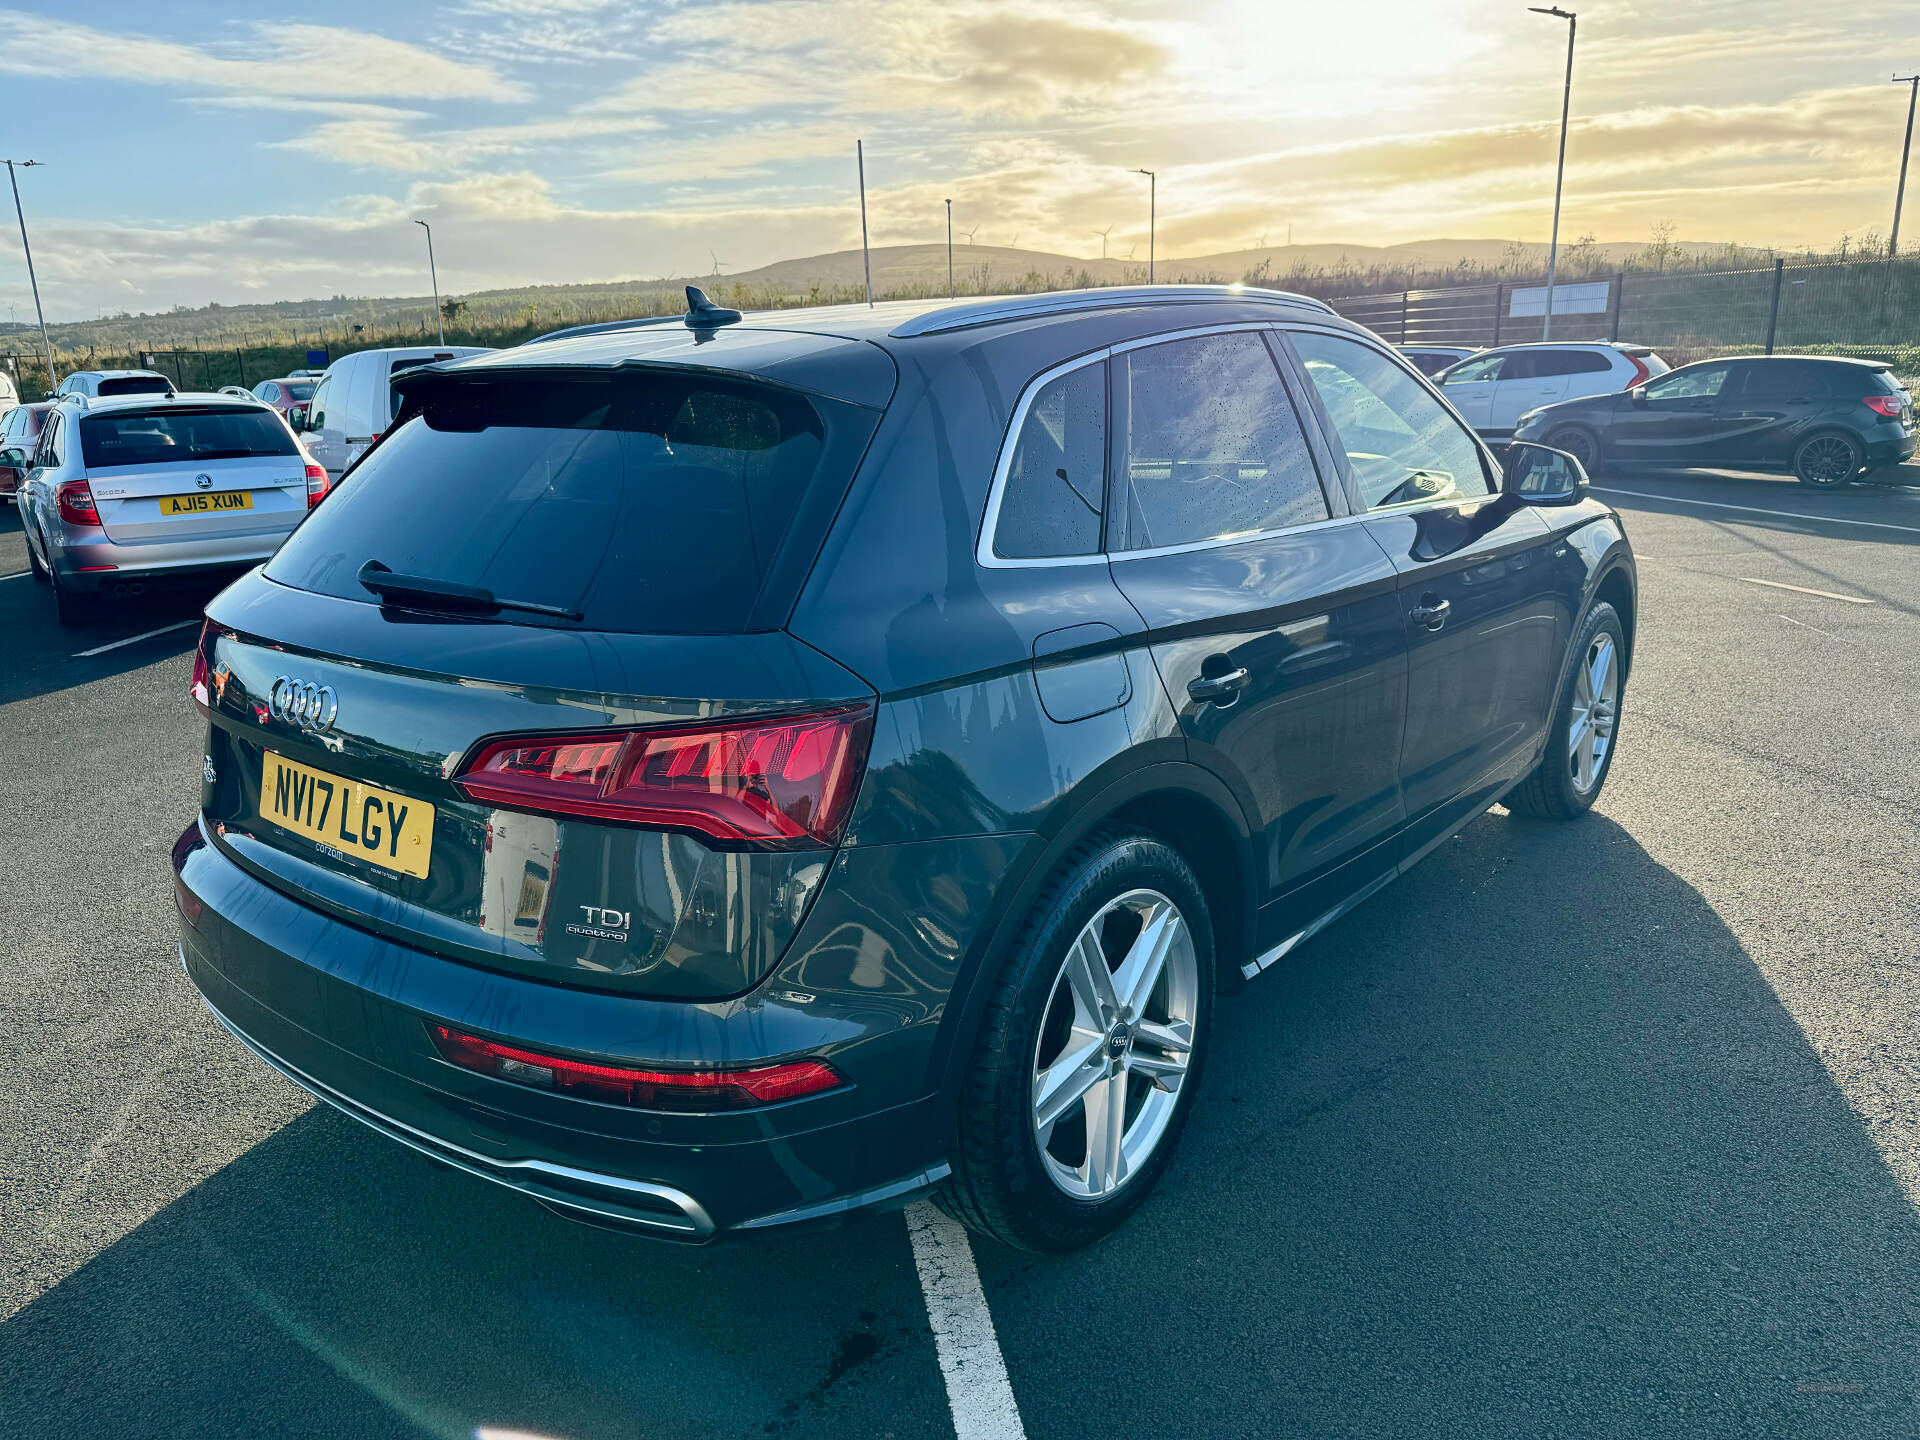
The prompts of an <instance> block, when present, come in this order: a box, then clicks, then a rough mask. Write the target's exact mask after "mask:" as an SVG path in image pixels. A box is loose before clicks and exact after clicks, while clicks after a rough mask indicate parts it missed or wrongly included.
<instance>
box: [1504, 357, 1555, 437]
mask: <svg viewBox="0 0 1920 1440" xmlns="http://www.w3.org/2000/svg"><path fill="white" fill-rule="evenodd" d="M1571 368H1572V357H1571V355H1570V354H1569V352H1567V351H1564V350H1516V351H1514V352H1513V354H1512V355H1511V356H1510V357H1508V360H1507V364H1506V368H1504V369H1503V370H1501V372H1500V378H1499V379H1498V380H1497V381H1495V382H1494V386H1493V400H1492V403H1491V408H1490V410H1489V413H1488V417H1487V423H1486V425H1485V426H1484V427H1482V428H1483V429H1484V430H1485V431H1486V433H1487V434H1489V435H1498V436H1502V437H1504V436H1508V435H1511V434H1513V431H1514V427H1515V426H1516V425H1518V424H1519V423H1520V417H1521V416H1522V415H1524V414H1526V413H1527V411H1529V410H1537V409H1539V408H1540V407H1541V406H1542V405H1551V404H1553V403H1554V401H1556V400H1564V399H1565V398H1566V396H1567V375H1568V372H1569V370H1570V369H1571Z"/></svg>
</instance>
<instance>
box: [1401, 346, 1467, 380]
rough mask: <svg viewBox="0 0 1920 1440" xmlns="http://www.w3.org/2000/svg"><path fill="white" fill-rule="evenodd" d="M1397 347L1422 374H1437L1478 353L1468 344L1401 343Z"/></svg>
mask: <svg viewBox="0 0 1920 1440" xmlns="http://www.w3.org/2000/svg"><path fill="white" fill-rule="evenodd" d="M1397 348H1398V349H1399V351H1400V353H1401V354H1402V355H1404V356H1406V357H1407V359H1408V360H1409V361H1411V362H1412V364H1413V368H1414V369H1416V370H1418V371H1419V372H1420V373H1421V374H1422V375H1438V374H1439V373H1440V372H1441V371H1442V370H1445V369H1446V368H1447V367H1448V366H1450V365H1458V364H1459V363H1460V362H1461V361H1462V360H1465V359H1467V358H1468V357H1469V356H1471V355H1477V354H1479V353H1480V352H1479V351H1478V350H1477V349H1475V348H1474V347H1473V346H1470V345H1401V346H1399V347H1397Z"/></svg>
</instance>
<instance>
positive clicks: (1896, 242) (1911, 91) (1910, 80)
mask: <svg viewBox="0 0 1920 1440" xmlns="http://www.w3.org/2000/svg"><path fill="white" fill-rule="evenodd" d="M1893 83H1894V84H1895V85H1904V86H1906V87H1907V138H1906V140H1905V141H1904V142H1903V143H1902V144H1901V146H1900V188H1899V189H1898V190H1896V191H1894V193H1893V235H1892V236H1891V238H1889V239H1888V241H1887V258H1888V259H1889V260H1891V259H1892V258H1893V257H1894V256H1895V255H1898V254H1899V253H1900V207H1901V206H1902V205H1904V204H1905V203H1906V200H1907V152H1908V151H1910V150H1912V149H1913V102H1914V101H1915V100H1916V99H1920V75H1896V76H1894V77H1893Z"/></svg>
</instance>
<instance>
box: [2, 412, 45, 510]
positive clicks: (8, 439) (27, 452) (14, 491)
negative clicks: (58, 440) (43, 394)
mask: <svg viewBox="0 0 1920 1440" xmlns="http://www.w3.org/2000/svg"><path fill="white" fill-rule="evenodd" d="M52 408H53V406H52V405H50V404H41V403H35V404H32V405H16V406H14V407H13V409H11V410H9V411H8V412H7V414H6V418H5V419H3V420H0V499H8V500H11V499H13V498H14V497H15V496H17V495H18V494H19V493H20V482H21V481H22V480H24V479H26V476H27V471H28V470H29V469H30V468H31V466H32V461H33V449H34V446H35V445H37V444H38V443H39V441H40V427H41V426H42V425H44V424H45V423H46V418H47V412H48V411H49V410H51V409H52Z"/></svg>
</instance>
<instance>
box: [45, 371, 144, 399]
mask: <svg viewBox="0 0 1920 1440" xmlns="http://www.w3.org/2000/svg"><path fill="white" fill-rule="evenodd" d="M54 393H55V394H56V395H60V396H62V397H64V396H67V395H85V396H87V397H88V398H89V399H94V398H97V397H100V396H105V395H171V394H172V393H173V381H171V380H169V379H168V378H167V377H166V376H164V375H162V374H161V373H160V372H159V371H158V370H76V371H74V372H73V373H72V374H71V375H69V376H67V378H66V379H64V380H62V381H61V382H60V388H59V389H58V390H57V391H55V392H54Z"/></svg>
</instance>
